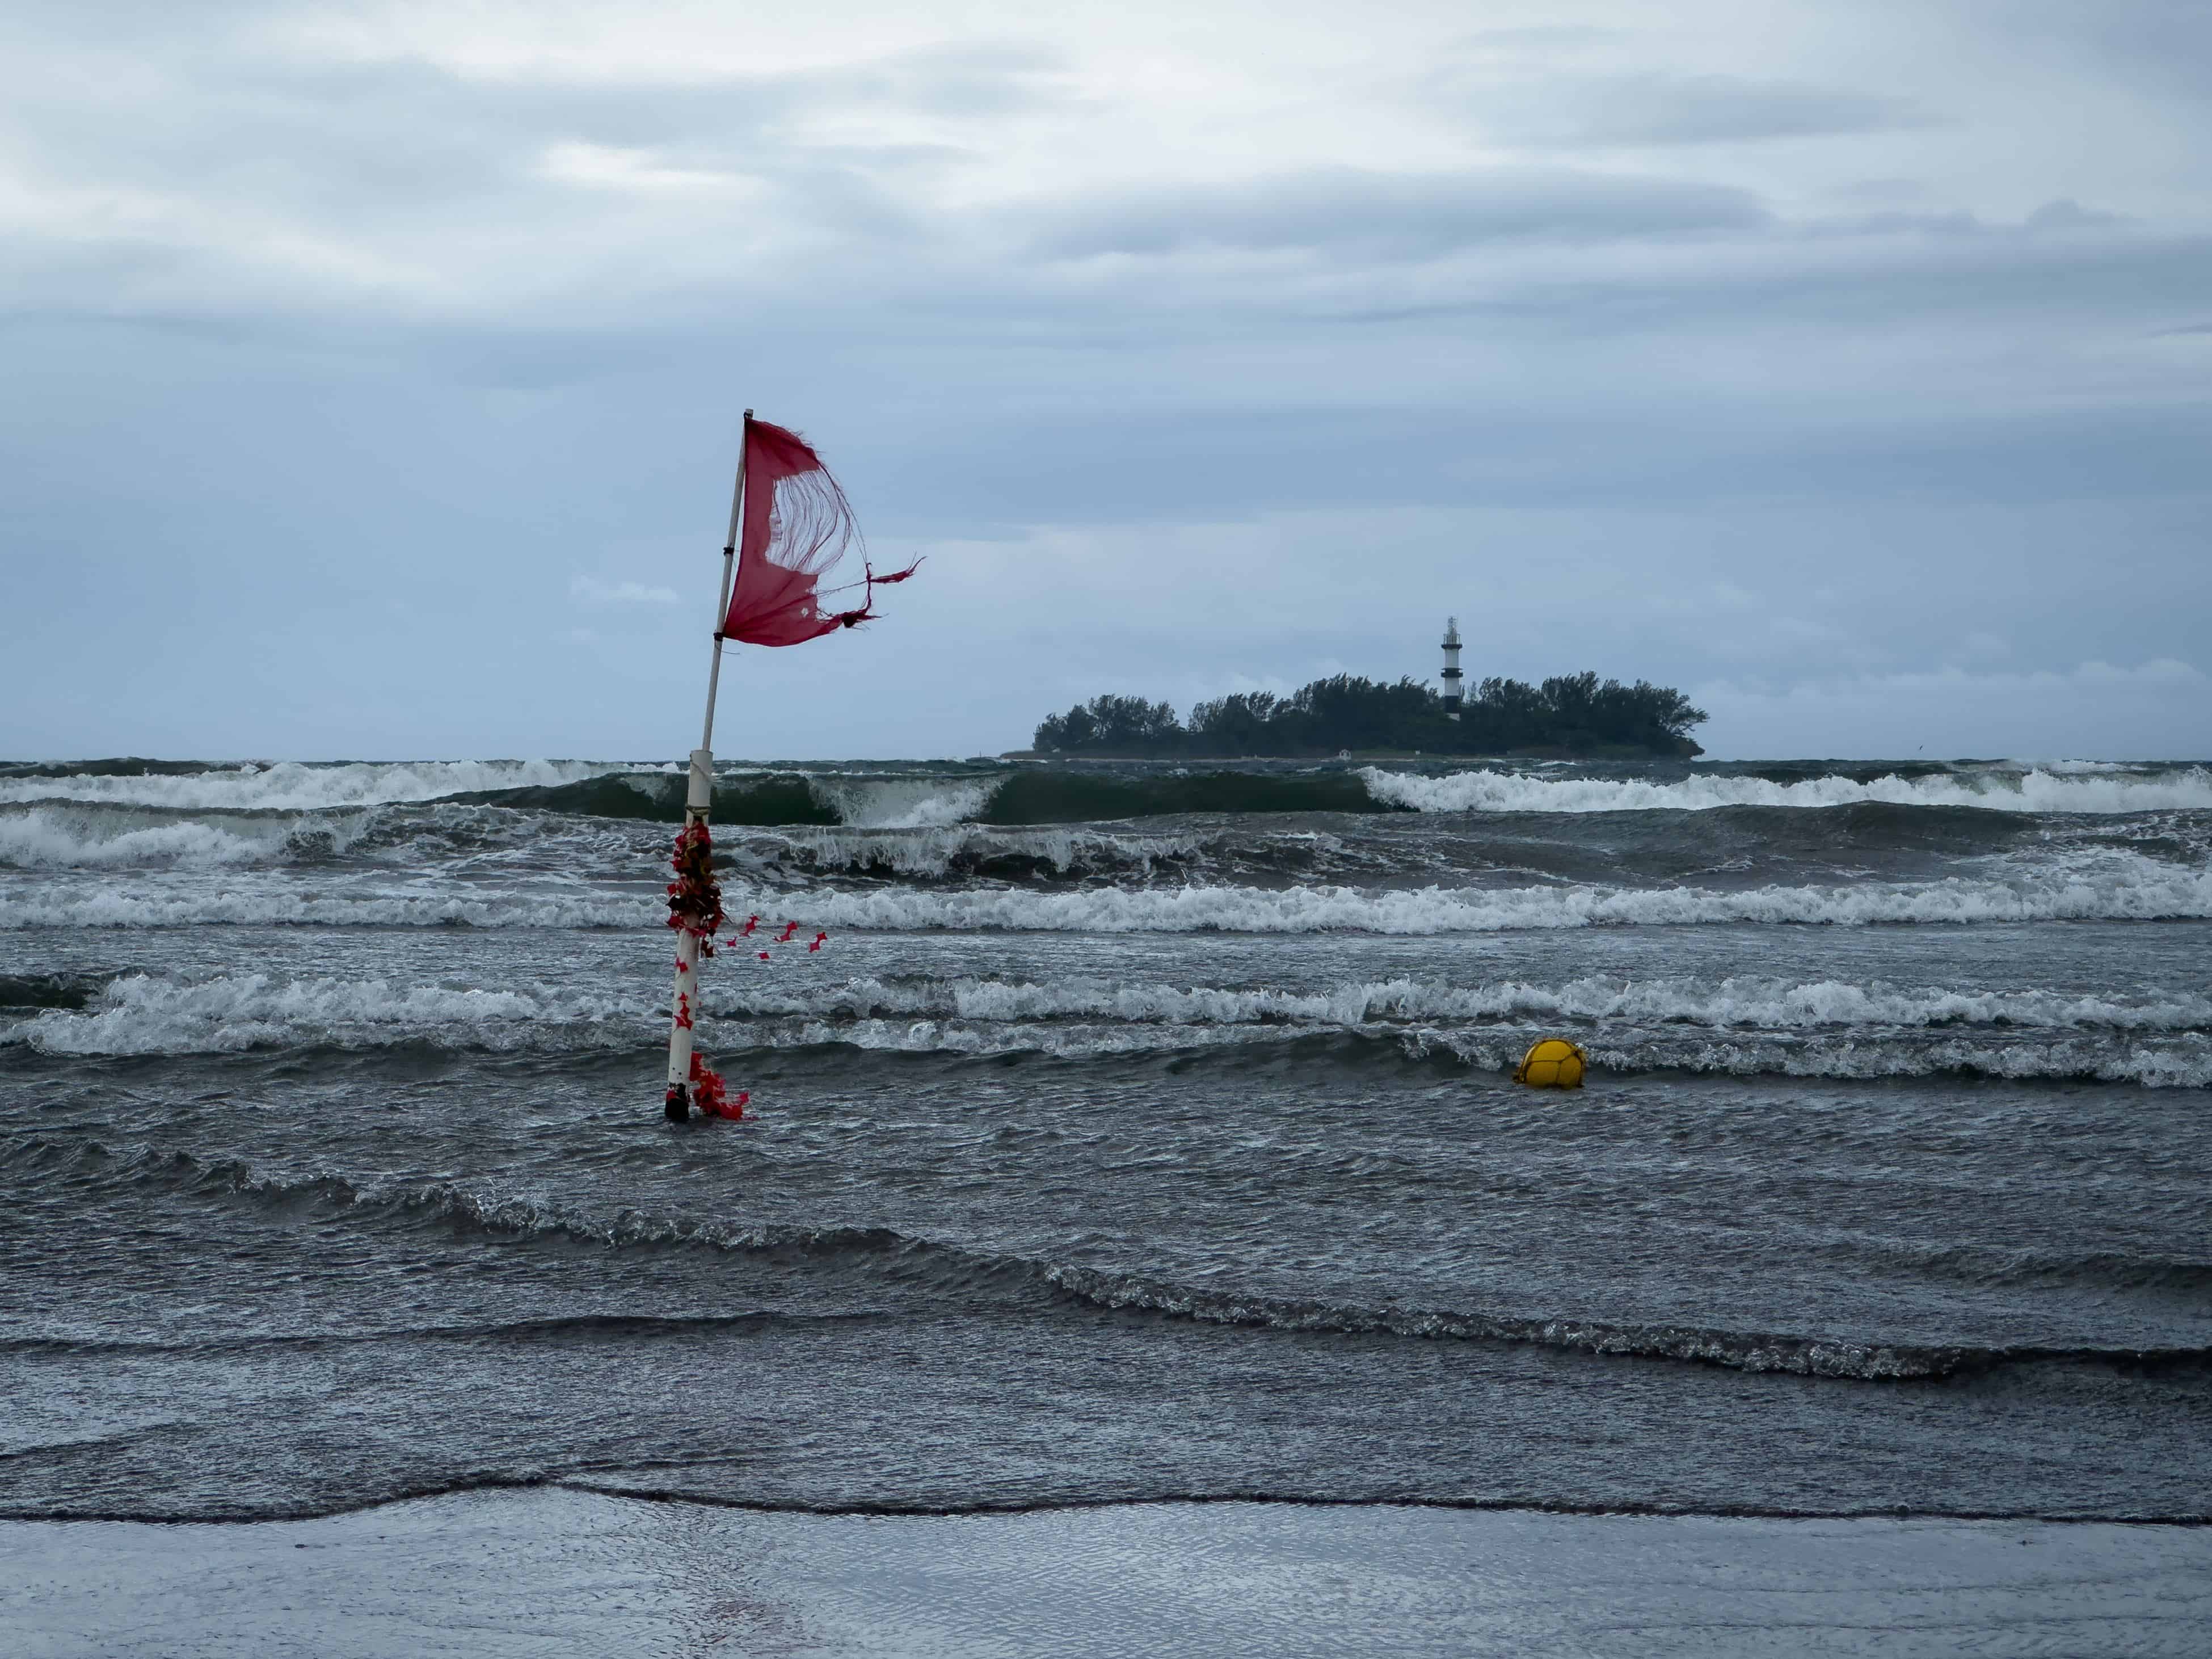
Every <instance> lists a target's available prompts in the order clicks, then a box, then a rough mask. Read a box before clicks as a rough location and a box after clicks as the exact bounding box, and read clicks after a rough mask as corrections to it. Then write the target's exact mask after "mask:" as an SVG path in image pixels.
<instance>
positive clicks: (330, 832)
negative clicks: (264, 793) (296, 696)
mask: <svg viewBox="0 0 2212 1659" xmlns="http://www.w3.org/2000/svg"><path fill="white" fill-rule="evenodd" d="M366 822H367V820H366V817H364V815H363V814H362V813H360V812H351V813H331V814H315V815H312V816H299V815H281V816H280V815H276V814H268V815H262V814H257V813H247V812H237V813H230V814H226V815H224V816H223V817H218V818H216V819H213V820H209V819H205V818H199V817H184V816H179V815H176V814H173V813H172V812H170V811H155V810H149V809H147V808H143V807H122V808H118V807H114V806H108V805H80V804H75V803H70V804H47V805H37V806H30V807H20V806H18V807H9V806H0V868H9V867H13V868H15V869H28V870H36V869H56V870H69V869H161V868H176V869H207V868H218V867H222V866H242V865H252V864H264V863H268V862H270V861H271V860H287V859H297V858H316V857H329V856H331V855H333V854H339V853H343V852H345V851H347V850H348V849H349V848H351V847H352V846H353V845H354V843H355V842H356V841H357V840H359V839H360V837H361V835H362V829H363V828H364V825H365V824H366Z"/></svg>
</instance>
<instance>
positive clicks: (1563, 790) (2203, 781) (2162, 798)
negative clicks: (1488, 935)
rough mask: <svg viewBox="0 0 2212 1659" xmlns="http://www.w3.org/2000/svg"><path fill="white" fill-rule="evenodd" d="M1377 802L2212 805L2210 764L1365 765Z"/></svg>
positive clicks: (1508, 808) (1646, 806)
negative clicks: (1905, 772) (1780, 773)
mask: <svg viewBox="0 0 2212 1659" xmlns="http://www.w3.org/2000/svg"><path fill="white" fill-rule="evenodd" d="M1359 775H1360V777H1361V778H1362V779H1363V780H1364V781H1365V782H1366V785H1367V788H1368V791H1369V793H1371V794H1372V795H1373V796H1374V797H1375V798H1376V799H1377V800H1380V801H1384V802H1387V803H1389V805H1394V806H1408V807H1412V808H1413V809H1414V810H1415V811H1423V812H1638V811H1705V810H1709V809H1711V808H1713V807H1719V806H1804V807H1822V806H1857V805H1863V804H1865V803H1868V802H1883V803H1887V804H1889V805H1897V806H1970V807H1979V808H1983V809H1984V810H1996V811H2008V812H2147V811H2160V810H2171V809H2176V808H2180V809H2199V810H2204V809H2212V771H2208V770H2207V769H2205V768H2203V767H2201V766H2193V767H2188V768H2185V769H2180V770H2179V771H2174V772H2170V773H2166V774H2165V775H2160V776H2154V777H2134V776H2120V775H2113V774H2110V773H2102V772H2100V773H2087V772H2081V773H2075V772H2071V771H2069V772H2067V773H2065V774H2063V775H2062V774H2061V773H2059V772H2057V771H2055V770H2046V769H2043V768H2040V767H2038V768H2033V769H2029V770H2027V771H2026V772H2013V771H1995V770H1992V771H1988V772H1980V773H1974V774H1972V775H1958V774H1954V775H1948V776H1942V777H1915V778H1903V777H1897V776H1894V775H1893V776H1889V777H1881V778H1875V779H1873V780H1871V781H1868V782H1864V783H1861V782H1857V781H1854V780H1852V779H1850V778H1843V777H1825V778H1807V779H1805V780H1804V781H1802V782H1797V783H1776V782H1774V781H1771V780H1770V779H1766V778H1747V777H1714V776H1704V777H1692V778H1685V779H1682V780H1680V781H1677V782H1673V783H1650V782H1645V781H1642V780H1638V779H1613V778H1556V779H1553V778H1532V777H1528V776H1525V775H1520V774H1517V773H1510V772H1454V773H1451V774H1449V775H1446V776H1443V777H1440V778H1431V777H1421V776H1418V775H1413V774H1411V773H1404V772H1386V771H1384V770H1383V769H1380V768H1378V767H1366V768H1363V769H1361V771H1360V774H1359Z"/></svg>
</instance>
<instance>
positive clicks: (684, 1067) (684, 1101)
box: [667, 409, 753, 1123]
mask: <svg viewBox="0 0 2212 1659" xmlns="http://www.w3.org/2000/svg"><path fill="white" fill-rule="evenodd" d="M752 424H753V412H752V410H750V409H749V410H746V411H745V420H744V429H743V430H742V431H741V433H740V434H739V436H738V481H737V485H736V487H735V488H734V489H732V491H731V494H730V533H729V534H728V536H726V538H724V539H723V542H722V595H721V598H720V599H719V600H717V601H716V602H715V605H714V660H713V663H712V665H710V666H709V667H708V670H707V718H706V721H705V723H704V724H703V725H702V726H701V728H700V732H699V746H698V747H697V748H696V749H694V750H692V751H691V765H690V775H689V777H688V778H687V780H686V781H685V785H684V828H685V829H690V827H691V826H692V825H693V824H696V823H706V822H707V816H708V812H709V811H712V810H713V808H714V694H715V692H716V690H718V689H719V688H720V684H721V681H722V627H723V624H724V623H726V621H727V620H728V618H729V614H730V585H731V582H732V580H733V579H734V576H735V574H736V568H737V556H738V524H739V520H741V519H742V517H743V515H744V501H745V451H746V449H747V447H749V441H750V438H751V435H752ZM698 1010H699V937H698V935H697V934H696V933H693V932H692V931H691V930H690V928H689V927H684V928H679V929H678V931H677V935H676V993H675V998H674V1000H673V1001H671V1003H670V1005H669V1017H668V1097H667V1109H668V1120H669V1121H670V1122H671V1123H681V1122H683V1121H685V1120H686V1119H687V1118H689V1117H690V1115H691V1026H692V1022H693V1021H694V1020H695V1019H696V1018H698Z"/></svg>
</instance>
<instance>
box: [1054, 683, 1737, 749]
mask: <svg viewBox="0 0 2212 1659" xmlns="http://www.w3.org/2000/svg"><path fill="white" fill-rule="evenodd" d="M1706 718H1707V716H1706V714H1705V710H1704V709H1702V708H1693V707H1692V705H1691V702H1690V700H1689V699H1688V698H1687V697H1686V696H1683V695H1682V694H1681V693H1680V691H1677V690H1674V688H1673V687H1671V686H1665V685H1653V684H1650V682H1649V681H1647V680H1638V681H1637V682H1636V684H1633V685H1623V684H1621V683H1620V681H1619V680H1601V679H1600V678H1598V677H1597V676H1596V675H1595V673H1581V674H1563V675H1557V676H1554V677H1553V678H1551V679H1547V680H1546V681H1544V682H1543V683H1542V684H1541V685H1530V684H1527V683H1526V682H1524V681H1521V680H1509V679H1497V678H1492V679H1486V680H1485V681H1483V682H1482V683H1481V684H1480V685H1479V686H1477V687H1476V688H1475V690H1474V695H1473V696H1469V697H1468V698H1467V699H1466V700H1465V702H1463V704H1462V708H1461V711H1460V717H1459V719H1457V720H1453V719H1452V718H1451V717H1450V716H1449V714H1446V713H1445V712H1444V702H1443V697H1442V696H1439V695H1438V694H1437V692H1436V691H1434V690H1431V688H1429V687H1428V686H1426V685H1424V684H1420V683H1419V681H1417V680H1414V679H1413V678H1410V677H1408V678H1403V679H1401V680H1399V681H1398V682H1397V684H1395V685H1391V684H1383V683H1382V682H1380V681H1376V680H1369V679H1362V678H1358V677H1357V676H1354V675H1351V674H1338V675H1334V676H1333V677H1331V678H1328V679H1322V680H1314V681H1312V682H1310V683H1309V684H1305V685H1302V686H1300V687H1299V688H1298V689H1297V690H1295V691H1293V692H1291V694H1290V695H1289V696H1281V697H1279V696H1275V695H1274V694H1273V692H1269V691H1239V692H1235V693H1233V694H1231V696H1225V697H1215V698H1212V699H1211V700H1209V701H1207V702H1201V703H1199V704H1197V705H1196V706H1195V707H1194V708H1192V709H1191V711H1190V720H1189V722H1188V724H1186V723H1184V722H1183V721H1182V720H1178V719H1176V711H1175V708H1174V707H1173V705H1171V704H1169V703H1164V702H1146V701H1145V700H1144V699H1143V698H1142V697H1122V696H1113V695H1112V694H1110V693H1109V694H1108V695H1106V696H1097V697H1093V698H1091V701H1090V702H1083V703H1078V704H1077V705H1076V706H1075V707H1074V708H1071V709H1069V710H1068V711H1067V712H1066V714H1051V715H1048V716H1046V718H1045V719H1044V720H1042V722H1041V723H1040V724H1039V725H1038V726H1037V729H1036V739H1035V748H1036V751H1037V752H1038V753H1040V754H1054V753H1057V754H1066V755H1082V754H1091V755H1102V756H1103V755H1115V756H1144V757H1168V756H1175V755H1195V756H1208V757H1223V758H1227V757H1239V756H1242V757H1255V758H1256V757H1285V758H1288V757H1300V756H1312V755H1334V754H1336V753H1337V752H1339V751H1340V750H1375V749H1383V750H1415V749H1418V750H1421V751H1422V752H1423V753H1425V754H1442V755H1510V754H1513V753H1516V752H1518V751H1526V750H1540V751H1549V752H1557V753H1561V754H1571V755H1620V756H1626V755H1631V754H1633V755H1637V756H1644V755H1668V756H1680V757H1684V758H1687V757H1691V756H1693V755H1699V754H1702V753H1703V752H1704V750H1701V749H1700V748H1699V746H1698V745H1697V744H1695V743H1692V741H1691V740H1690V732H1691V730H1692V727H1694V726H1698V725H1699V724H1700V723H1701V722H1703V721H1704V720H1705V719H1706Z"/></svg>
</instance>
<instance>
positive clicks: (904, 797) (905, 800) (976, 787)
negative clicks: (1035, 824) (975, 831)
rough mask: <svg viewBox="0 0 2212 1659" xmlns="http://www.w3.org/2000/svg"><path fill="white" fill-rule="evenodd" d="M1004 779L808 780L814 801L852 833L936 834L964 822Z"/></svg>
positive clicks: (979, 807) (816, 778)
mask: <svg viewBox="0 0 2212 1659" xmlns="http://www.w3.org/2000/svg"><path fill="white" fill-rule="evenodd" d="M1004 781H1005V780H1004V779H1003V778H863V777H812V778H809V779H808V780H807V781H806V787H807V789H808V791H809V793H811V794H812V795H813V796H814V798H815V799H817V800H818V801H820V802H821V803H822V804H823V805H824V806H826V807H828V808H829V810H830V811H833V812H835V813H836V815H837V817H838V818H839V820H840V821H841V822H842V823H844V824H845V825H846V826H847V827H848V828H849V829H944V828H947V827H949V826H951V825H952V824H956V823H966V822H967V821H968V820H969V819H970V818H972V817H975V815H976V814H977V813H979V812H981V811H982V810H983V809H984V807H986V806H987V805H989V804H990V799H991V797H992V795H993V794H994V793H996V791H997V789H998V787H999V786H1000V784H1001V783H1003V782H1004Z"/></svg>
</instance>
